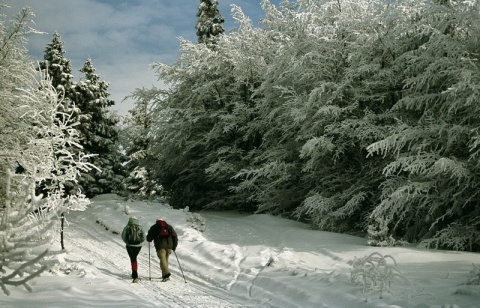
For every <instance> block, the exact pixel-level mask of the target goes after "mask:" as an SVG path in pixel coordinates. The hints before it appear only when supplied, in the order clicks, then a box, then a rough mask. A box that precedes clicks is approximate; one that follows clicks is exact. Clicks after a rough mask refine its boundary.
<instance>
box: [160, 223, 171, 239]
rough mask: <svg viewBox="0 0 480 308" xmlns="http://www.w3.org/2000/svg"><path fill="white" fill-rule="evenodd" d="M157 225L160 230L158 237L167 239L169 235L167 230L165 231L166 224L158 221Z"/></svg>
mask: <svg viewBox="0 0 480 308" xmlns="http://www.w3.org/2000/svg"><path fill="white" fill-rule="evenodd" d="M157 224H158V227H159V229H160V232H159V234H158V236H160V237H169V236H170V233H169V232H168V229H167V223H166V222H165V221H163V220H158V221H157Z"/></svg>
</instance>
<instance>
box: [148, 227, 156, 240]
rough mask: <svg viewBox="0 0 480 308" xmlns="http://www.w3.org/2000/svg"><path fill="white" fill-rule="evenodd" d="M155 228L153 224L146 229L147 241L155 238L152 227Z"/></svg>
mask: <svg viewBox="0 0 480 308" xmlns="http://www.w3.org/2000/svg"><path fill="white" fill-rule="evenodd" d="M154 228H155V226H151V227H150V229H149V230H148V233H147V242H151V241H153V239H154V238H155V236H153V234H154V231H153V229H154Z"/></svg>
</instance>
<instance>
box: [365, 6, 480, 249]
mask: <svg viewBox="0 0 480 308" xmlns="http://www.w3.org/2000/svg"><path fill="white" fill-rule="evenodd" d="M479 14H480V3H478V1H476V2H472V1H433V2H429V3H427V4H426V6H425V9H424V11H422V12H421V13H420V14H418V16H417V18H416V19H415V20H414V22H412V24H411V27H410V28H409V31H407V32H404V33H403V38H402V41H403V43H402V44H398V45H403V46H407V47H408V48H407V49H406V50H405V51H404V53H403V54H401V55H399V56H397V57H396V60H395V61H396V62H397V63H401V65H402V66H403V74H404V81H403V88H404V91H403V93H402V97H401V99H400V100H398V102H397V103H396V104H395V105H394V106H393V107H392V108H391V109H390V110H389V114H390V115H393V116H395V118H396V123H395V125H392V126H391V131H390V132H389V135H388V136H387V137H385V138H383V139H382V140H380V141H378V142H375V143H373V144H372V145H371V146H369V148H368V150H369V152H370V153H371V154H372V155H373V154H381V155H390V154H393V157H394V158H393V160H392V161H391V162H390V163H389V165H388V166H386V167H385V169H384V174H385V180H384V182H383V183H382V185H381V187H382V196H381V198H382V199H381V202H380V203H379V205H378V206H377V207H376V208H375V209H374V211H373V212H372V218H375V217H386V218H387V219H389V220H390V221H392V222H394V223H392V224H391V229H392V232H395V233H397V234H398V235H399V236H403V237H404V238H405V239H407V240H411V241H419V240H424V241H423V244H424V245H426V246H428V247H441V248H453V249H460V250H473V251H480V246H479V243H478V238H479V237H480V231H479V229H478V221H479V219H480V208H479V207H478V198H479V191H480V187H479V184H478V183H480V181H479V175H480V173H479V171H480V170H479V164H478V153H479V150H478V137H477V136H478V134H477V131H478V127H479V126H480V125H479V124H480V122H479V118H480V117H479V115H480V109H479V104H478V103H477V102H478V101H479V100H480V86H479V85H480V66H479V63H478V55H479V54H478V51H479V49H480V43H479V42H480V31H478V29H479V28H480V15H479ZM419 218H421V219H419Z"/></svg>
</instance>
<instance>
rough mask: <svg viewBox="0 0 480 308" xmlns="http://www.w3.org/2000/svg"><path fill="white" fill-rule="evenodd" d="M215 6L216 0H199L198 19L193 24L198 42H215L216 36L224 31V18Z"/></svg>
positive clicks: (209, 43)
mask: <svg viewBox="0 0 480 308" xmlns="http://www.w3.org/2000/svg"><path fill="white" fill-rule="evenodd" d="M217 6H218V1H217V0H200V5H199V6H198V13H197V17H198V21H197V24H196V25H195V29H197V37H198V42H199V43H205V44H207V45H211V44H215V41H216V39H217V37H218V36H219V35H221V34H223V32H225V30H224V29H223V26H222V24H223V23H224V22H225V19H224V18H223V17H222V16H221V15H220V11H219V10H218V8H217Z"/></svg>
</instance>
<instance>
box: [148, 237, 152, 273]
mask: <svg viewBox="0 0 480 308" xmlns="http://www.w3.org/2000/svg"><path fill="white" fill-rule="evenodd" d="M150 244H151V243H150V242H148V280H152V275H151V274H150Z"/></svg>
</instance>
